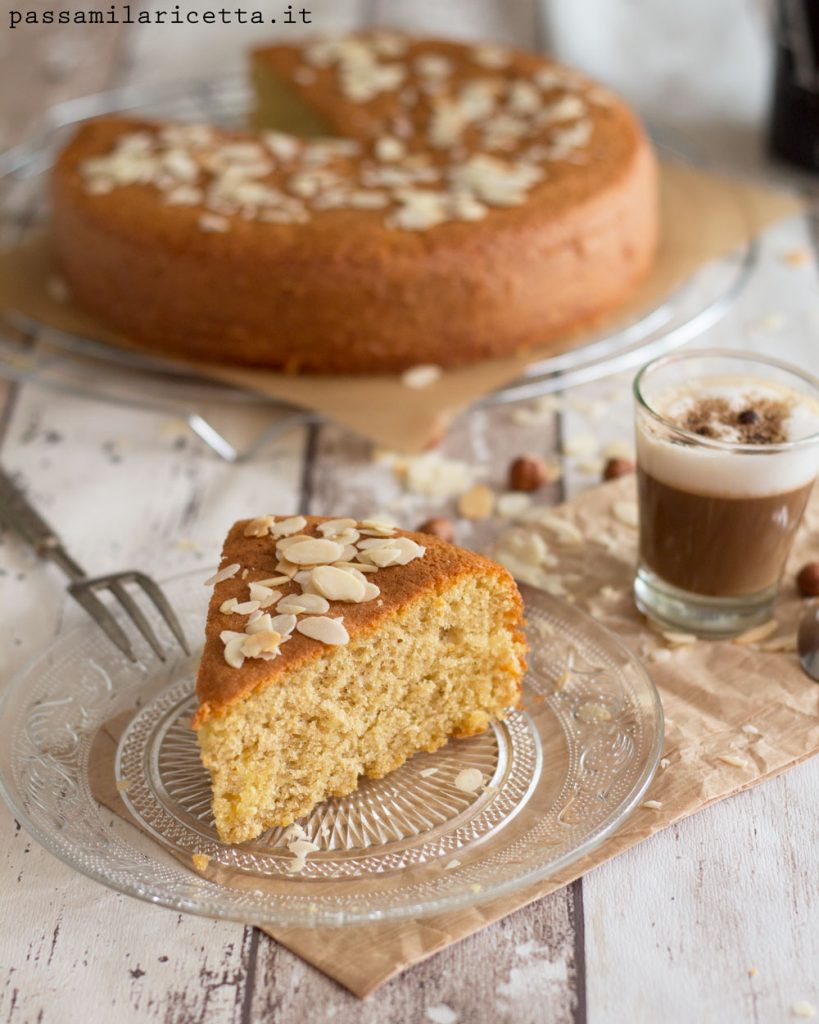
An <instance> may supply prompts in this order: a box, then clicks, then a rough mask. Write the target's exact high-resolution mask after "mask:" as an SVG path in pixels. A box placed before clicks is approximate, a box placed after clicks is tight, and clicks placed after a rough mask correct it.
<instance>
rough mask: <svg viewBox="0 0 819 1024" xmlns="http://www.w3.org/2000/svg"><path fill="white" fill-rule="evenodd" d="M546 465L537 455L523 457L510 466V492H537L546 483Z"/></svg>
mask: <svg viewBox="0 0 819 1024" xmlns="http://www.w3.org/2000/svg"><path fill="white" fill-rule="evenodd" d="M547 475H548V473H547V470H546V463H545V462H544V461H543V459H539V458H538V457H537V456H536V455H521V456H519V458H517V459H515V460H514V461H513V462H511V463H510V465H509V490H510V491H536V490H537V489H538V487H542V486H543V484H544V483H545V482H546V477H547Z"/></svg>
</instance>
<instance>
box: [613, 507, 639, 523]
mask: <svg viewBox="0 0 819 1024" xmlns="http://www.w3.org/2000/svg"><path fill="white" fill-rule="evenodd" d="M611 512H612V515H613V516H614V518H615V519H616V520H617V522H618V523H622V524H623V525H624V526H632V527H634V528H635V529H636V528H637V527H638V526H639V525H640V513H639V510H638V508H637V502H636V501H615V503H614V504H613V505H612V508H611Z"/></svg>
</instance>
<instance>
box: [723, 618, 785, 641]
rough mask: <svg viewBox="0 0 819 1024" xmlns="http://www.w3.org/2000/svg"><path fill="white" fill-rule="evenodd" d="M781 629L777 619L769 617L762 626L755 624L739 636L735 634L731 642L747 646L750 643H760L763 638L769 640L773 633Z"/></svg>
mask: <svg viewBox="0 0 819 1024" xmlns="http://www.w3.org/2000/svg"><path fill="white" fill-rule="evenodd" d="M777 629H779V623H778V622H777V621H776V619H769V620H768V621H767V622H763V623H762V625H760V626H754V627H753V628H752V629H746V630H745V632H744V633H740V634H739V636H735V637H734V638H733V639H732V640H731V643H733V644H739V645H740V646H741V647H744V646H747V645H748V644H758V643H761V642H762V641H763V640H767V639H768V637H769V636H771V634H772V633H775V632H776V631H777Z"/></svg>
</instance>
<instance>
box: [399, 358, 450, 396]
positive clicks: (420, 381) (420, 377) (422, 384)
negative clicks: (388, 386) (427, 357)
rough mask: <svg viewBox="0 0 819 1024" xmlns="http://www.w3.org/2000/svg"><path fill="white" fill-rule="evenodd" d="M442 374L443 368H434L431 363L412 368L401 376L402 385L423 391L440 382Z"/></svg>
mask: <svg viewBox="0 0 819 1024" xmlns="http://www.w3.org/2000/svg"><path fill="white" fill-rule="evenodd" d="M442 374H443V370H442V369H441V367H440V366H434V365H432V364H431V363H430V364H422V365H420V366H412V367H410V369H409V370H404V372H403V373H402V374H401V383H402V384H403V386H404V387H405V388H411V389H413V390H414V391H421V390H422V389H423V388H428V387H429V386H430V385H431V384H434V383H435V382H436V381H437V380H440V379H441V375H442Z"/></svg>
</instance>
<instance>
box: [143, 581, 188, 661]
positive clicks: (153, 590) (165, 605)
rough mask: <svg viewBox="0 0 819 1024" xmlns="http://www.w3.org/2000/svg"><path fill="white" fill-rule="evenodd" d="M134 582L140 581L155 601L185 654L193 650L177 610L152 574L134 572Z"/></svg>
mask: <svg viewBox="0 0 819 1024" xmlns="http://www.w3.org/2000/svg"><path fill="white" fill-rule="evenodd" d="M134 582H135V583H138V584H139V585H140V586H141V587H142V589H143V590H144V591H145V593H146V594H147V595H148V597H149V598H150V599H151V600H152V601H153V603H154V605H155V607H156V609H157V611H158V612H159V614H160V615H161V616H162V618H163V619H164V620H165V622H166V623H167V624H168V628H169V629H170V631H171V632H172V633H173V635H174V636H175V637H176V639H177V641H178V643H179V646H180V647H181V648H182V650H183V651H184V652H185V654H190V653H191V652H190V648H189V647H188V641H187V640H186V639H185V634H184V632H183V631H182V627H181V626H180V624H179V619H178V618H177V617H176V612H174V610H173V608H172V607H171V603H170V601H169V600H168V599H167V597H165V595H164V593H163V592H162V588H161V587H160V586H159V584H158V583H156V582H155V581H154V580H152V579H151V577H150V576H146V575H145V574H144V573H141V572H135V573H134Z"/></svg>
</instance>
